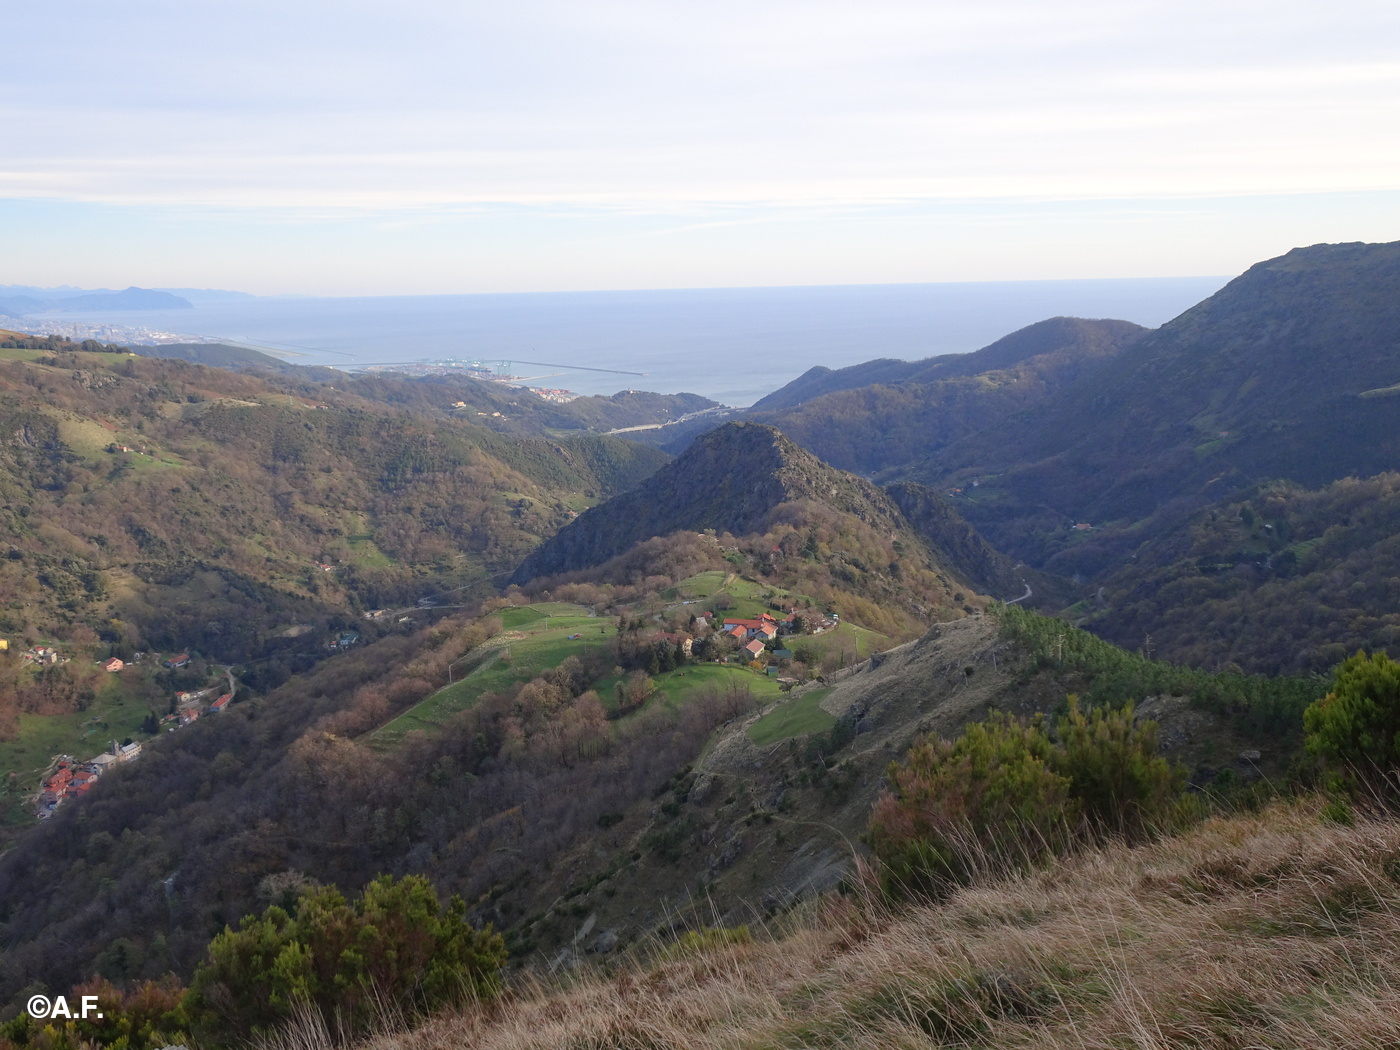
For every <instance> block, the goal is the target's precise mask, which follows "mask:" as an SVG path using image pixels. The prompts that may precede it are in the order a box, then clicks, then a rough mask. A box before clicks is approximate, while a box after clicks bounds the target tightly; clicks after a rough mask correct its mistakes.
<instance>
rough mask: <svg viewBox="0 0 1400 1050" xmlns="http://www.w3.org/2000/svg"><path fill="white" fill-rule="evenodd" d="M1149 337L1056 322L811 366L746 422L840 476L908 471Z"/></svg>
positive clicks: (1136, 331) (1099, 324)
mask: <svg viewBox="0 0 1400 1050" xmlns="http://www.w3.org/2000/svg"><path fill="white" fill-rule="evenodd" d="M1146 331H1147V329H1145V328H1141V327H1139V326H1138V325H1135V324H1130V323H1129V322H1127V321H1088V320H1083V319H1081V318H1075V317H1056V318H1052V319H1050V320H1048V321H1041V322H1039V323H1037V324H1033V325H1030V326H1029V327H1027V328H1024V329H1021V330H1020V331H1018V332H1013V333H1012V334H1011V335H1008V336H1006V337H1005V338H1003V339H999V340H998V341H997V342H995V343H993V344H991V345H990V346H987V347H984V348H983V349H981V350H978V351H975V352H973V353H970V354H949V355H946V356H943V357H935V358H931V359H929V360H927V361H912V362H878V361H875V362H868V363H867V364H863V365H854V366H852V367H850V368H844V369H840V370H838V371H834V372H828V373H827V374H824V375H823V374H815V373H817V370H816V369H813V370H812V371H811V372H809V373H807V374H806V375H804V376H802V377H801V378H800V379H797V380H795V381H794V382H793V383H791V384H789V385H788V386H787V387H784V388H783V389H782V390H780V391H778V392H777V393H776V394H774V395H771V396H770V397H769V398H764V399H763V400H762V401H760V402H758V404H756V405H755V406H754V407H753V408H752V409H751V410H750V411H749V412H748V413H747V414H746V416H747V418H750V419H753V420H756V421H758V422H763V423H769V424H771V425H773V426H776V427H777V428H778V429H780V430H782V431H783V433H785V434H786V435H787V436H788V437H790V438H791V439H792V440H793V441H795V442H797V444H799V445H801V446H802V447H803V448H806V449H808V450H810V451H811V452H813V453H815V454H816V455H817V456H818V457H820V458H821V459H823V460H825V461H826V462H828V463H830V464H831V465H832V466H836V467H840V468H841V469H843V470H851V471H856V472H857V473H861V474H877V473H879V472H881V471H889V470H892V469H896V470H897V469H899V468H907V467H909V466H910V465H911V464H918V463H921V462H923V461H924V460H926V459H928V458H929V457H930V456H932V455H933V454H934V453H935V452H937V451H938V450H939V449H942V448H943V447H944V446H945V445H947V444H948V443H949V442H950V441H953V440H956V439H959V438H963V437H966V436H967V435H968V434H972V433H976V432H977V431H979V430H982V429H983V428H985V427H988V426H991V425H992V424H994V423H996V422H998V421H1000V420H1002V419H1005V418H1007V417H1008V416H1011V415H1013V414H1014V413H1016V412H1019V411H1021V410H1023V409H1026V408H1029V407H1030V406H1032V405H1037V404H1040V403H1041V402H1042V401H1044V400H1045V399H1046V398H1048V397H1050V396H1051V395H1052V394H1054V393H1055V392H1056V391H1057V390H1059V389H1061V388H1062V387H1064V386H1066V385H1067V384H1069V383H1072V382H1074V381H1075V380H1078V379H1082V378H1084V377H1087V376H1090V375H1093V374H1095V373H1096V372H1097V370H1098V369H1099V368H1100V367H1101V366H1102V365H1103V364H1104V363H1105V362H1107V361H1109V360H1111V359H1112V358H1113V357H1115V356H1116V355H1117V354H1119V353H1121V352H1122V351H1123V349H1124V348H1125V347H1128V346H1131V345H1132V344H1133V343H1134V342H1136V341H1137V340H1138V339H1140V338H1142V336H1143V335H1144V334H1145V333H1146ZM896 366H899V367H896Z"/></svg>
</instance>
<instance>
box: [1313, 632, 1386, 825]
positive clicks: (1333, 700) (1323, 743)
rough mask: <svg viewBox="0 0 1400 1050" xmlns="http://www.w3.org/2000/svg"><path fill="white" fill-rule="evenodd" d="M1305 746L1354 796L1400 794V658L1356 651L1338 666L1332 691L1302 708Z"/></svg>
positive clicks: (1377, 797)
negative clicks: (1393, 658)
mask: <svg viewBox="0 0 1400 1050" xmlns="http://www.w3.org/2000/svg"><path fill="white" fill-rule="evenodd" d="M1303 727H1304V728H1305V729H1306V730H1307V734H1308V735H1307V747H1308V750H1309V751H1310V752H1312V753H1313V754H1314V755H1317V756H1318V757H1319V758H1321V759H1322V760H1323V761H1324V762H1325V763H1326V764H1327V765H1328V766H1329V767H1330V768H1331V770H1332V773H1333V777H1334V783H1335V785H1336V786H1337V787H1340V788H1342V789H1343V790H1344V791H1346V792H1347V793H1348V794H1350V795H1352V796H1353V797H1356V798H1366V799H1367V800H1377V801H1381V802H1383V803H1388V804H1394V803H1395V802H1396V801H1397V800H1400V779H1398V778H1400V663H1396V662H1395V661H1394V660H1392V659H1391V658H1390V657H1388V656H1386V655H1385V654H1384V653H1376V654H1375V655H1373V656H1367V655H1366V653H1364V652H1359V653H1357V654H1356V655H1355V656H1352V657H1349V658H1348V659H1346V660H1345V661H1343V662H1342V664H1341V666H1340V667H1338V668H1337V677H1336V684H1335V685H1334V686H1333V689H1332V691H1331V692H1330V693H1328V694H1327V695H1326V696H1324V697H1323V698H1322V699H1321V700H1318V701H1316V702H1314V703H1313V704H1312V705H1311V706H1309V707H1308V709H1307V710H1306V711H1304V712H1303Z"/></svg>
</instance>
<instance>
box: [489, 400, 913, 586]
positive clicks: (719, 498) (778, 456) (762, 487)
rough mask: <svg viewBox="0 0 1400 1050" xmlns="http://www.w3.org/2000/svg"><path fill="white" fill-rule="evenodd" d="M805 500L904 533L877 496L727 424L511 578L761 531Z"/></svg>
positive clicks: (753, 430) (751, 429) (754, 427)
mask: <svg viewBox="0 0 1400 1050" xmlns="http://www.w3.org/2000/svg"><path fill="white" fill-rule="evenodd" d="M802 501H813V502H817V503H820V504H822V505H824V506H826V507H828V508H830V509H831V510H834V511H836V512H837V513H839V514H847V515H851V516H853V517H855V518H857V519H859V520H860V521H862V522H865V523H866V524H867V525H870V526H872V527H875V528H878V529H882V530H884V531H887V532H889V531H901V530H904V529H906V528H907V526H906V525H905V523H904V521H903V520H902V516H901V515H900V513H899V510H898V508H897V507H895V505H894V504H893V503H892V502H891V501H890V499H889V497H887V496H885V495H884V493H882V492H881V491H880V490H879V489H877V488H876V487H875V486H873V485H871V484H870V483H869V482H866V481H862V480H861V479H860V478H856V477H852V476H851V475H849V474H845V473H843V472H841V471H839V470H834V469H832V468H831V467H829V466H827V465H826V464H824V463H822V462H821V461H820V460H818V459H817V458H816V457H815V456H813V455H812V454H811V453H810V452H807V451H805V450H803V449H801V448H798V447H797V446H796V445H795V444H793V443H792V442H791V441H789V440H788V439H787V438H786V437H784V436H783V435H782V434H781V433H780V432H779V431H777V430H775V429H774V428H772V427H769V426H763V425H760V424H755V423H729V424H726V425H725V426H723V427H720V428H719V429H718V430H714V431H711V432H710V433H708V434H706V435H704V436H703V437H702V438H700V439H699V440H697V441H696V442H695V444H694V445H692V446H691V448H690V449H688V450H687V451H686V453H685V454H684V455H683V456H681V457H680V458H679V459H677V460H675V461H674V462H672V463H669V464H667V465H666V466H665V467H664V468H662V469H661V470H659V471H657V473H656V474H655V475H653V476H652V477H651V478H649V479H648V480H647V483H646V484H645V485H644V486H643V487H641V488H638V489H634V490H633V491H631V492H628V493H624V494H622V495H620V496H615V497H614V498H613V499H611V500H609V501H608V502H607V503H606V504H602V505H600V506H598V507H594V508H592V509H590V510H588V511H585V512H584V513H583V514H581V515H580V516H579V517H578V519H577V520H576V521H574V522H572V523H571V524H569V525H568V526H566V527H565V528H563V529H561V530H560V531H559V533H558V534H556V535H555V536H554V537H553V538H552V539H550V540H548V541H547V542H546V543H544V544H543V545H542V546H541V547H540V548H539V549H538V550H536V551H534V552H533V553H531V554H530V556H529V557H528V558H526V559H525V561H524V562H522V563H521V565H520V568H519V569H518V570H517V571H516V573H515V575H514V577H513V578H512V579H513V581H514V582H516V583H524V582H526V581H528V580H531V579H534V578H535V577H537V576H547V575H554V574H557V573H562V572H569V571H573V570H577V569H583V568H588V567H590V566H594V565H599V564H601V563H602V562H605V561H607V560H608V559H610V558H614V557H616V556H617V555H619V554H622V553H623V552H624V551H626V550H628V549H629V548H630V547H632V546H634V545H635V544H637V543H640V542H642V541H643V540H648V539H651V538H653V537H655V536H665V535H668V534H670V533H673V532H678V531H681V530H686V531H691V532H699V531H703V530H706V529H713V530H714V531H716V532H727V533H731V534H732V535H735V536H742V535H747V534H749V533H754V532H761V531H763V530H764V528H765V527H766V526H767V525H768V524H769V522H770V516H771V515H772V514H773V512H774V510H775V509H776V508H777V507H779V506H780V505H782V504H787V503H794V502H802Z"/></svg>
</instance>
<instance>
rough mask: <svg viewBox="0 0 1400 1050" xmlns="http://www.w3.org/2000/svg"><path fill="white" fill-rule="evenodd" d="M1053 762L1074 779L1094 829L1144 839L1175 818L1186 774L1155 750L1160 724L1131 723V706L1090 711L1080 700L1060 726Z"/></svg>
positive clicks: (1072, 782)
mask: <svg viewBox="0 0 1400 1050" xmlns="http://www.w3.org/2000/svg"><path fill="white" fill-rule="evenodd" d="M1055 728H1056V733H1057V735H1058V736H1059V739H1060V746H1059V747H1057V748H1056V749H1055V750H1054V752H1053V753H1052V759H1051V766H1052V767H1053V768H1054V770H1055V771H1056V772H1057V773H1059V774H1060V775H1061V776H1064V777H1067V778H1068V779H1069V782H1070V794H1071V795H1073V797H1075V798H1077V799H1078V800H1079V801H1080V802H1081V803H1082V804H1083V806H1084V816H1085V818H1086V819H1087V820H1088V822H1089V824H1090V827H1091V829H1092V830H1094V831H1096V832H1107V833H1110V834H1118V835H1123V836H1126V837H1127V838H1129V839H1138V838H1142V837H1144V836H1145V835H1146V834H1148V833H1150V832H1151V831H1153V830H1154V829H1157V828H1161V827H1163V826H1164V825H1165V824H1166V823H1167V822H1168V821H1169V820H1170V819H1171V817H1172V815H1173V812H1174V810H1175V809H1176V804H1177V801H1178V799H1180V797H1181V791H1182V788H1183V787H1185V785H1186V773H1185V770H1183V769H1182V768H1181V767H1179V766H1174V765H1172V764H1171V763H1170V762H1168V761H1167V760H1166V759H1165V758H1162V757H1161V756H1159V755H1158V754H1157V723H1156V722H1143V723H1142V724H1141V725H1134V724H1133V705H1132V704H1128V705H1127V706H1125V707H1122V708H1119V709H1117V710H1108V709H1104V708H1098V709H1096V710H1094V711H1092V712H1091V713H1089V714H1088V715H1085V714H1084V712H1083V711H1081V710H1080V709H1079V698H1078V697H1075V696H1071V697H1070V698H1069V713H1068V714H1067V715H1066V717H1065V718H1063V719H1061V720H1060V722H1059V723H1058V724H1057V725H1056V727H1055Z"/></svg>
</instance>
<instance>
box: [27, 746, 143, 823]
mask: <svg viewBox="0 0 1400 1050" xmlns="http://www.w3.org/2000/svg"><path fill="white" fill-rule="evenodd" d="M140 757H141V745H140V744H137V743H130V744H118V743H117V742H116V741H115V740H114V741H112V750H111V751H104V752H103V753H102V754H100V755H98V756H97V757H96V758H93V759H91V760H89V761H87V762H78V761H75V760H74V759H73V758H72V757H70V756H68V755H61V756H60V757H59V759H58V768H57V769H55V770H54V772H52V773H50V774H49V776H48V777H46V778H45V780H44V783H43V785H42V787H40V789H39V797H38V798H37V799H36V800H35V809H36V811H37V813H38V815H39V819H41V820H43V819H45V818H47V817H50V816H52V815H53V811H54V810H56V809H57V808H58V807H59V806H61V805H62V804H63V803H64V802H67V801H68V800H69V799H73V798H78V797H79V796H81V795H85V794H87V793H88V791H90V790H91V789H92V785H93V784H95V783H97V781H98V778H99V777H101V776H102V774H103V773H105V772H107V770H109V769H111V768H112V767H113V766H115V765H119V764H120V763H122V762H132V761H135V760H136V759H138V758H140Z"/></svg>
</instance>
